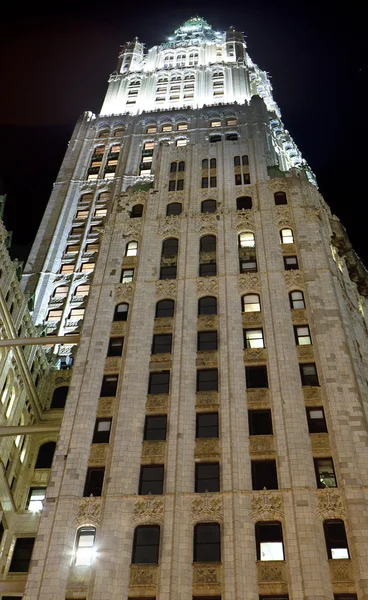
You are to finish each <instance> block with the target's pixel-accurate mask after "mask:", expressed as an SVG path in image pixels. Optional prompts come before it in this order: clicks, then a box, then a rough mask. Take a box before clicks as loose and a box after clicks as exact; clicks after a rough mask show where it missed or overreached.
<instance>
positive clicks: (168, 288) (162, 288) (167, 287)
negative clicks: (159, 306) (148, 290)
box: [156, 279, 177, 298]
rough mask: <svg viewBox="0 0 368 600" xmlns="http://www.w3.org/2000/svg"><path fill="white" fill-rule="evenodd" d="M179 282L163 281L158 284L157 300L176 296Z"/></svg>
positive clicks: (172, 280)
mask: <svg viewBox="0 0 368 600" xmlns="http://www.w3.org/2000/svg"><path fill="white" fill-rule="evenodd" d="M176 294H177V282H176V280H174V279H163V280H162V281H161V280H160V281H157V282H156V298H168V297H172V296H176Z"/></svg>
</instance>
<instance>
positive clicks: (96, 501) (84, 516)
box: [76, 498, 102, 526]
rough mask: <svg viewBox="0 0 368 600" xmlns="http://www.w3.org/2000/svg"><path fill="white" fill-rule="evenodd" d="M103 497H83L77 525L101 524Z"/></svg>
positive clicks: (80, 502)
mask: <svg viewBox="0 0 368 600" xmlns="http://www.w3.org/2000/svg"><path fill="white" fill-rule="evenodd" d="M101 505H102V501H101V498H82V499H81V500H80V501H79V511H78V516H77V518H76V524H77V526H80V525H99V524H100V522H101Z"/></svg>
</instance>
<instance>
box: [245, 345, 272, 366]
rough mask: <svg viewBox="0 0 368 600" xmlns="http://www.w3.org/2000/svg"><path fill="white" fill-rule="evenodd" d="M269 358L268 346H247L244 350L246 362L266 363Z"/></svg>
mask: <svg viewBox="0 0 368 600" xmlns="http://www.w3.org/2000/svg"><path fill="white" fill-rule="evenodd" d="M266 360H267V350H266V348H246V349H245V350H244V362H247V363H259V362H260V363H264V362H265V361H266Z"/></svg>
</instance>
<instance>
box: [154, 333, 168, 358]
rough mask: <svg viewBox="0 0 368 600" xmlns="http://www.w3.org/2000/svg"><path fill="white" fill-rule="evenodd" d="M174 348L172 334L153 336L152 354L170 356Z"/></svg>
mask: <svg viewBox="0 0 368 600" xmlns="http://www.w3.org/2000/svg"><path fill="white" fill-rule="evenodd" d="M171 346H172V333H167V334H157V335H154V336H153V342H152V351H151V353H152V354H166V353H167V354H170V353H171Z"/></svg>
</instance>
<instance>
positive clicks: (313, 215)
mask: <svg viewBox="0 0 368 600" xmlns="http://www.w3.org/2000/svg"><path fill="white" fill-rule="evenodd" d="M304 214H305V216H306V218H307V219H308V221H312V222H314V223H315V222H319V221H321V211H320V210H319V209H318V208H316V207H315V206H313V205H308V206H304Z"/></svg>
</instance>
